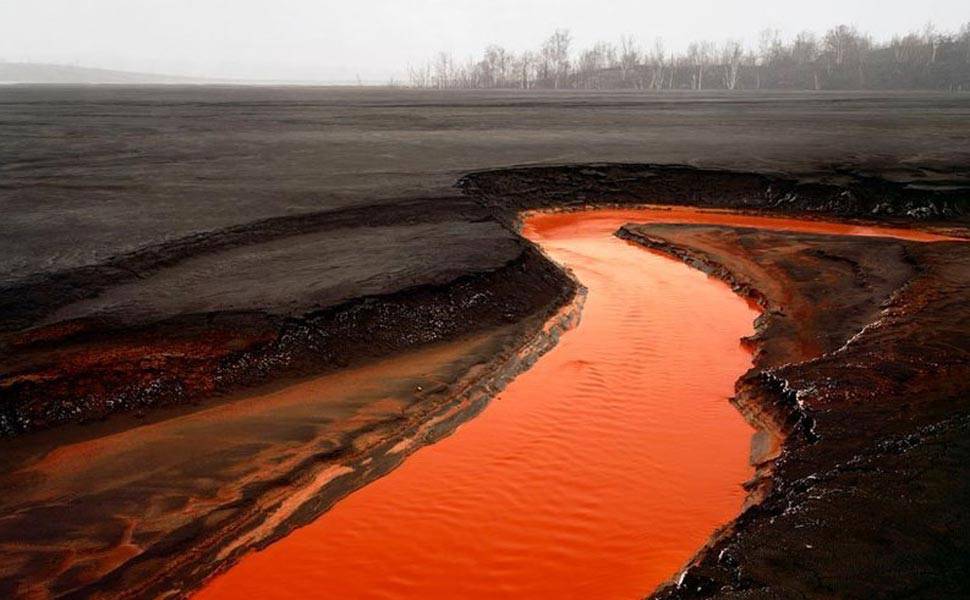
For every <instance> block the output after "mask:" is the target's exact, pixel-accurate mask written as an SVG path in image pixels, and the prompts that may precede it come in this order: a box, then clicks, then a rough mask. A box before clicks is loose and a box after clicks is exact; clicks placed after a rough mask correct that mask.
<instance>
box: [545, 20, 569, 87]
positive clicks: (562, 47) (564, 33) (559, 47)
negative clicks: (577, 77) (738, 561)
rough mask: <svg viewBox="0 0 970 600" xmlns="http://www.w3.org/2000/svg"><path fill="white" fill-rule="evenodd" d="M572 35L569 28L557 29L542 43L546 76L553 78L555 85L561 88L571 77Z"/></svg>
mask: <svg viewBox="0 0 970 600" xmlns="http://www.w3.org/2000/svg"><path fill="white" fill-rule="evenodd" d="M570 43H572V36H571V35H570V34H569V30H567V29H557V30H556V31H555V32H553V34H552V35H551V36H549V39H547V40H546V43H545V44H543V45H542V59H543V64H544V66H545V68H546V73H545V76H546V77H551V78H552V79H553V87H554V88H555V89H559V88H560V87H562V85H563V84H564V83H565V82H566V79H567V78H568V77H569V45H570Z"/></svg>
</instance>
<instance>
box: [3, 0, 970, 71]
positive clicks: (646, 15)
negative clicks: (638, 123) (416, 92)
mask: <svg viewBox="0 0 970 600" xmlns="http://www.w3.org/2000/svg"><path fill="white" fill-rule="evenodd" d="M968 20H970V10H967V7H966V2H965V0H926V1H924V2H921V3H920V4H918V5H913V4H910V3H903V2H901V1H899V0H893V1H888V2H887V1H882V2H880V1H878V0H817V1H816V2H814V3H804V2H799V3H795V2H780V1H774V2H772V1H769V0H742V1H739V2H731V3H725V2H716V1H710V0H681V1H679V2H673V3H667V4H661V3H656V2H652V3H649V2H644V1H642V0H640V1H638V0H611V1H606V2H599V3H589V2H580V1H579V0H558V1H556V0H494V1H492V2H488V3H485V2H481V1H472V0H450V1H449V0H415V1H412V2H406V3H405V2H401V1H395V0H356V1H354V2H349V1H348V2H334V1H324V2H314V1H312V0H278V1H276V2H272V3H268V2H259V1H256V0H235V1H227V0H194V1H193V0H143V1H139V2H132V1H130V0H127V1H126V0H87V1H84V0H32V1H31V2H29V3H28V2H23V1H22V0H0V61H8V62H34V63H54V64H76V65H79V66H84V67H97V68H105V69H117V70H127V71H139V72H147V73H161V74H171V75H185V76H193V77H210V78H235V79H247V80H293V81H295V80H305V81H320V82H326V81H353V80H356V79H357V78H358V77H359V78H360V79H361V80H363V81H368V82H384V81H387V80H389V79H391V78H397V79H402V78H404V77H406V74H407V67H408V65H409V64H419V63H423V62H425V61H427V60H428V59H430V58H432V57H433V56H434V55H435V54H436V53H438V52H439V51H444V52H448V53H450V54H452V55H453V56H454V57H455V58H456V59H459V60H462V59H465V58H467V57H470V56H477V55H480V54H481V52H482V50H483V49H484V48H485V47H486V46H488V45H489V44H498V45H501V46H504V47H506V48H507V49H509V50H513V51H521V50H523V49H527V48H533V47H535V46H537V45H539V44H540V43H541V42H542V41H543V40H544V39H545V38H546V37H547V36H548V35H549V34H550V33H551V32H552V31H553V30H555V29H557V28H563V29H568V30H569V31H570V32H571V34H572V38H573V42H574V44H575V45H576V46H577V47H580V48H581V47H584V46H589V45H592V44H594V43H595V42H597V41H603V40H606V41H615V40H617V39H619V38H620V37H621V36H624V35H631V36H634V37H635V38H636V39H638V40H639V41H640V42H641V43H642V44H644V45H647V44H651V43H652V42H653V40H654V39H656V38H658V37H659V38H662V39H663V41H664V43H665V44H666V46H667V47H668V48H670V49H673V50H682V49H683V48H685V47H687V45H688V44H689V43H690V42H692V41H695V40H711V41H715V42H721V41H724V40H726V39H728V38H735V39H741V40H743V41H744V42H745V43H747V44H749V45H754V44H756V43H757V38H758V34H759V32H760V31H761V30H764V29H777V30H778V31H779V32H780V34H781V35H782V37H785V38H788V37H792V36H794V35H795V34H797V33H798V32H801V31H804V30H808V31H813V32H815V33H819V34H821V33H824V32H825V31H826V30H827V29H829V28H830V27H833V26H835V25H838V24H843V23H844V24H849V25H854V26H856V27H858V28H859V29H860V30H861V31H863V32H866V33H869V34H871V35H872V36H873V37H874V38H875V39H876V40H883V39H888V38H889V37H891V36H892V35H894V34H904V33H907V32H909V31H913V30H919V29H922V28H923V27H924V26H925V25H926V24H927V23H928V22H932V23H934V24H935V25H936V27H937V28H938V29H939V30H941V31H950V30H955V29H957V28H958V27H959V26H960V25H961V24H962V23H964V22H966V21H968Z"/></svg>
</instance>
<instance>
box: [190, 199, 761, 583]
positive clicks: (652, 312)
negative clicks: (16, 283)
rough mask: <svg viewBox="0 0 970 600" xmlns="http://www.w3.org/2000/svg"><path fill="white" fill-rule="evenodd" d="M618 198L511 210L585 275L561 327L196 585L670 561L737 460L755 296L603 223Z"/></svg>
mask: <svg viewBox="0 0 970 600" xmlns="http://www.w3.org/2000/svg"><path fill="white" fill-rule="evenodd" d="M641 214H642V213H641ZM627 216H628V215H626V214H620V215H612V214H610V213H608V212H607V213H600V212H590V213H584V214H578V213H574V214H567V215H559V214H536V215H533V216H531V217H529V218H527V219H526V220H525V225H524V228H523V233H524V235H525V236H526V237H527V238H529V239H531V240H532V241H534V242H536V243H537V244H538V245H539V246H540V248H542V250H543V251H544V252H545V253H546V254H547V256H549V257H550V258H551V259H552V260H554V261H556V262H557V263H559V264H560V265H562V266H563V267H565V268H566V269H569V270H570V271H571V272H572V273H573V275H574V276H575V277H577V279H578V280H579V281H580V282H581V283H582V284H583V285H584V286H585V287H586V288H587V290H588V295H587V298H586V301H585V305H584V309H583V316H582V321H581V323H580V324H579V325H578V327H577V328H576V329H574V330H572V331H570V332H568V333H566V334H565V335H564V336H563V338H562V339H561V341H560V343H559V344H558V345H557V346H556V347H555V348H554V349H553V350H552V351H551V352H549V353H548V354H547V355H545V356H544V357H543V358H541V359H540V360H539V361H538V363H537V364H536V365H535V366H534V367H532V368H531V369H530V370H529V371H527V372H525V373H523V374H522V375H520V376H519V377H518V378H517V379H516V380H515V381H513V382H512V383H511V384H510V385H509V386H508V388H506V390H505V391H504V392H502V393H501V394H499V395H498V397H497V398H496V399H495V400H493V401H492V403H491V404H490V405H489V406H488V408H487V409H486V410H485V411H484V412H483V413H482V414H481V415H480V416H478V417H476V418H475V419H474V420H472V421H470V422H468V423H466V424H464V425H463V426H462V427H461V428H460V429H459V430H458V432H457V433H456V434H454V435H453V436H451V437H449V438H447V439H445V440H442V441H441V442H438V443H437V444H435V445H434V446H428V447H425V448H423V449H421V450H419V451H418V452H416V453H415V454H414V455H413V456H411V457H410V458H409V459H408V460H407V461H406V462H405V463H404V464H403V465H401V467H399V468H398V469H397V470H395V471H394V472H392V473H390V474H389V475H387V476H386V477H384V478H382V479H380V480H378V481H376V482H374V483H372V484H370V485H368V486H367V487H365V488H363V489H361V490H358V491H357V492H355V493H354V494H352V495H351V496H349V497H348V498H346V499H344V500H342V501H341V502H339V503H338V504H337V505H335V506H334V508H333V509H332V510H331V511H330V512H328V513H327V514H326V515H324V516H322V517H321V518H320V519H318V520H317V521H316V522H314V523H313V524H311V525H308V526H307V527H305V528H303V529H300V530H298V531H296V532H294V533H293V534H291V535H290V536H288V537H287V538H285V539H283V540H281V541H279V542H277V543H276V544H274V545H272V546H270V547H268V548H266V549H265V550H262V551H260V552H257V553H255V554H252V555H250V556H247V557H244V558H243V559H242V560H241V562H240V564H239V565H237V566H236V567H234V568H233V569H231V570H229V571H228V572H227V573H226V574H225V575H223V576H220V577H217V578H216V579H215V580H214V581H213V582H212V583H211V584H209V585H208V586H207V587H206V588H204V589H203V590H202V592H200V593H199V594H198V595H197V597H198V598H202V599H216V598H235V597H238V596H239V595H240V594H242V593H244V592H245V593H254V594H256V595H259V596H260V597H262V598H302V597H307V596H311V595H314V594H317V595H324V596H327V597H335V598H338V597H339V598H455V597H460V598H495V597H508V598H513V597H519V598H522V597H531V598H553V597H559V598H567V597H569V598H579V597H597V598H630V597H636V596H638V595H643V594H646V593H648V592H649V591H650V590H651V589H653V588H655V587H656V586H657V585H658V584H659V583H661V582H662V581H664V580H665V579H667V578H669V577H670V576H671V575H672V574H673V573H674V572H676V570H677V569H678V568H679V567H680V566H682V565H683V564H684V563H685V561H686V560H687V559H689V557H690V556H691V555H692V554H693V553H694V552H695V551H696V549H697V548H698V547H699V546H701V545H702V544H703V543H704V542H705V540H706V539H707V538H708V537H709V535H710V532H711V531H712V530H713V529H715V528H716V527H718V526H719V525H722V524H724V523H726V522H728V521H729V520H730V519H731V518H732V517H733V516H734V515H735V514H736V513H737V511H738V510H739V509H740V507H741V504H742V502H743V499H744V495H745V492H744V490H743V488H742V485H741V484H742V483H743V482H744V481H745V480H747V479H749V478H750V476H751V475H752V469H751V467H750V466H749V465H748V442H749V439H750V437H751V434H752V429H751V428H750V427H749V426H748V425H747V424H746V423H745V422H744V420H743V418H742V417H741V416H740V415H739V414H738V413H737V412H736V411H735V410H734V408H733V407H732V406H731V405H730V403H729V402H728V401H727V399H728V397H729V396H730V395H731V393H732V391H733V385H734V381H735V379H736V378H737V376H738V375H739V374H740V373H743V372H744V371H745V370H747V368H748V367H749V366H750V354H749V353H748V352H747V351H746V350H745V349H744V348H742V347H741V344H740V343H739V339H740V338H741V337H743V336H746V335H748V334H750V333H752V322H753V320H754V318H755V317H756V315H757V312H756V310H754V309H753V308H752V307H751V306H749V305H748V304H747V303H746V302H745V301H743V300H742V299H740V298H738V297H737V296H736V295H734V294H732V293H731V291H730V290H729V289H728V288H727V286H725V285H723V284H721V283H720V282H717V281H714V280H711V279H709V278H707V277H706V276H705V275H704V274H703V273H699V272H697V271H695V270H692V269H689V268H687V267H685V266H684V265H682V264H680V263H679V262H677V261H672V260H670V259H668V258H666V257H662V256H658V255H654V254H651V253H648V252H644V251H643V250H642V249H640V248H638V247H636V246H634V245H631V244H629V243H627V242H625V241H622V240H619V239H617V238H615V237H613V235H612V234H613V232H614V231H615V230H616V229H617V228H618V227H619V226H620V225H622V224H623V223H625V222H626V221H625V219H626V218H627ZM701 374H703V375H701Z"/></svg>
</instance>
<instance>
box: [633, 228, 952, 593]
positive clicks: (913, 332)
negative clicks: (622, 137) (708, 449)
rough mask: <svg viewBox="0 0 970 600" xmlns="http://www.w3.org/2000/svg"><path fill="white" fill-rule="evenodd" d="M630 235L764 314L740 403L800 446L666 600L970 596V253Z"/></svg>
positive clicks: (826, 240)
mask: <svg viewBox="0 0 970 600" xmlns="http://www.w3.org/2000/svg"><path fill="white" fill-rule="evenodd" d="M619 235H620V236H621V237H624V238H625V239H629V240H632V241H634V242H636V243H639V244H641V245H644V246H646V247H648V248H652V249H655V250H657V251H660V252H663V253H665V254H669V255H671V256H674V257H676V258H678V259H680V260H683V261H685V262H687V263H688V264H692V265H693V266H695V267H697V268H700V269H702V270H704V271H706V272H708V273H711V274H712V275H713V276H715V277H718V278H720V279H723V280H725V281H727V282H729V283H730V284H731V285H732V286H733V287H734V288H735V289H736V290H737V291H738V292H739V293H741V294H743V295H746V296H748V297H751V298H753V299H755V300H757V301H758V302H759V303H761V304H762V305H763V306H764V307H765V317H764V319H763V320H762V322H761V323H760V324H759V332H758V335H757V336H755V338H754V339H753V340H752V342H753V343H754V345H755V347H757V349H758V351H757V353H756V356H755V368H754V369H752V371H751V372H749V373H748V374H747V375H745V376H744V377H743V378H742V379H740V380H739V382H738V387H737V395H736V400H735V402H736V403H737V404H738V406H739V408H740V410H742V412H745V413H751V412H754V413H756V414H757V415H759V418H761V419H767V420H768V421H769V422H773V423H774V424H775V427H776V428H777V429H778V430H779V431H782V432H784V433H785V435H786V439H785V443H784V445H783V447H782V448H781V451H780V453H779V454H777V456H769V457H768V458H769V459H770V460H768V461H767V462H765V463H764V464H763V466H762V469H761V471H762V472H761V477H759V478H758V479H756V480H755V481H754V482H753V483H752V486H751V492H752V494H753V495H755V496H756V497H757V500H758V502H757V503H752V506H750V507H749V508H748V509H747V510H746V511H745V512H744V513H743V514H742V515H741V516H740V517H739V518H738V519H737V520H736V521H735V522H734V523H733V524H732V526H731V527H730V528H727V529H726V530H724V531H722V532H720V533H719V535H717V536H716V537H715V538H714V539H713V540H712V541H711V543H710V544H709V545H708V546H707V547H706V548H705V549H704V550H703V551H702V552H701V554H700V555H699V556H698V557H697V558H696V560H695V561H693V563H692V565H691V566H690V567H689V568H687V569H686V570H685V571H684V572H683V573H682V574H681V576H680V578H679V579H678V580H677V581H676V582H675V583H672V584H670V585H669V586H667V587H666V588H664V589H662V590H660V591H659V592H658V593H657V594H656V595H655V597H657V598H708V597H736V596H737V595H755V596H768V597H772V596H782V597H787V596H801V597H825V596H831V595H838V596H840V597H850V598H863V597H873V596H895V595H899V594H901V593H903V592H904V591H905V593H907V594H909V595H912V596H914V597H927V598H931V597H960V596H963V595H965V594H966V593H967V591H968V589H970V578H968V577H967V572H966V568H965V567H966V565H965V556H966V552H965V551H966V549H965V548H963V546H964V545H965V540H966V539H968V538H967V535H968V533H970V520H968V519H967V518H966V516H965V515H964V514H963V511H962V510H960V509H959V508H957V507H958V506H963V504H964V502H965V500H967V498H968V487H967V472H966V467H965V465H966V464H967V462H966V460H967V458H968V457H970V444H968V440H970V437H968V424H970V390H968V388H967V381H970V367H968V364H970V360H968V348H970V345H968V336H970V331H968V330H967V327H966V323H967V322H968V317H970V315H968V311H970V309H968V308H967V307H968V306H970V248H968V247H967V246H968V244H966V243H965V242H947V241H937V242H932V243H922V242H921V243H913V242H907V241H902V240H897V239H888V238H877V239H864V238H855V237H841V236H839V237H830V236H819V235H812V234H804V233H790V232H789V233H783V232H768V231H759V230H752V229H737V228H727V227H720V226H709V225H704V226H696V225H628V226H626V227H624V228H623V229H622V230H621V231H620V232H619Z"/></svg>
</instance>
